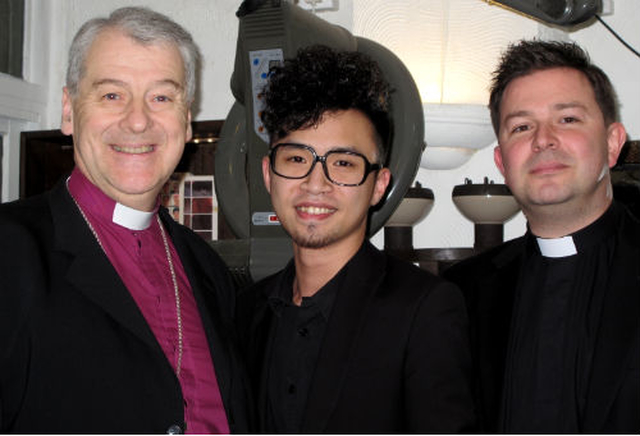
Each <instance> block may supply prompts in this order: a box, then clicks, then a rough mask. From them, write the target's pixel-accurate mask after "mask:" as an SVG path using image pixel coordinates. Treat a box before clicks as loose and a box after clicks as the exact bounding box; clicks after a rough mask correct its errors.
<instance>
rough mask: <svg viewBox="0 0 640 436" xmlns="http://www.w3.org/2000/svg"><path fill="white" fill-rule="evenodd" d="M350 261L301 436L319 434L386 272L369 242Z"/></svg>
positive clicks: (325, 339)
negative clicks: (351, 263)
mask: <svg viewBox="0 0 640 436" xmlns="http://www.w3.org/2000/svg"><path fill="white" fill-rule="evenodd" d="M363 250H365V252H364V253H361V254H362V256H358V257H357V258H354V259H353V260H354V261H355V263H354V264H353V265H351V268H350V271H349V274H348V275H347V276H346V277H345V282H344V284H343V286H342V287H341V289H340V291H339V293H338V295H337V296H336V301H335V303H334V305H333V309H332V311H331V316H330V318H329V323H328V325H327V330H326V332H325V337H324V340H323V343H322V348H321V350H320V355H319V356H318V362H317V365H316V370H315V373H314V375H313V380H312V382H311V387H310V390H309V397H308V398H309V399H308V402H307V406H306V411H305V415H304V419H303V423H302V432H303V433H322V432H324V431H325V428H326V425H327V423H328V421H329V418H330V417H331V413H332V412H333V410H334V409H335V407H336V405H337V403H338V400H339V397H340V392H341V390H342V387H343V385H344V383H345V378H346V376H347V369H348V367H349V360H350V357H351V354H352V350H353V346H354V342H355V341H356V340H357V336H358V333H359V331H360V327H361V325H362V322H363V320H364V319H365V316H366V313H367V309H368V306H369V305H370V303H371V299H372V297H373V295H374V294H375V292H376V291H377V289H378V287H379V286H380V283H381V282H382V280H383V278H384V275H385V273H386V259H385V257H384V255H383V254H382V253H379V252H378V251H377V250H376V249H375V248H374V247H373V246H372V245H371V244H370V243H369V242H365V247H364V248H363Z"/></svg>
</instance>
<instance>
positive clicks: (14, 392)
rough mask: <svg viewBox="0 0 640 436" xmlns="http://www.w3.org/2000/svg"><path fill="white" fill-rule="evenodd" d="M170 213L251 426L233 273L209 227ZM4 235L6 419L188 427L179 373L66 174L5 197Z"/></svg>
mask: <svg viewBox="0 0 640 436" xmlns="http://www.w3.org/2000/svg"><path fill="white" fill-rule="evenodd" d="M160 217H161V219H162V222H163V223H164V225H165V228H166V229H167V233H168V234H169V235H170V237H171V239H172V241H173V243H174V244H175V247H176V250H177V252H178V253H179V256H180V259H181V261H182V264H183V265H184V268H185V271H186V274H187V276H188V278H189V281H190V283H191V286H192V288H193V292H194V295H195V299H196V302H197V305H198V309H199V311H200V316H201V317H202V322H203V325H204V329H205V333H206V336H207V339H208V342H209V346H210V349H211V356H212V358H213V362H214V365H215V370H216V375H217V379H218V383H219V385H220V391H221V394H222V399H223V402H224V405H225V410H226V412H227V416H228V420H229V424H230V427H231V430H232V431H236V432H245V431H247V412H246V410H245V408H246V407H247V406H248V401H247V399H246V395H245V389H246V388H247V383H245V380H246V378H245V376H244V375H243V373H242V365H241V363H240V362H239V361H238V352H237V344H236V343H235V342H236V339H237V338H236V337H235V329H234V327H235V326H234V321H233V312H234V310H235V307H234V304H235V298H234V287H233V284H232V283H231V280H230V278H229V276H228V273H227V271H226V268H225V266H224V264H223V262H222V261H221V260H220V259H219V257H218V256H217V255H216V254H215V253H214V252H213V250H212V249H210V248H209V247H208V245H207V244H206V243H205V242H204V241H203V240H202V239H201V238H199V237H198V236H197V235H195V234H194V233H193V232H191V231H190V230H189V229H187V228H186V227H183V226H181V225H179V224H177V223H175V222H174V221H173V219H171V217H170V216H169V215H168V213H167V212H166V211H165V210H164V209H161V210H160ZM0 241H1V242H0V243H1V244H2V249H1V250H0V312H1V314H2V315H1V316H0V430H1V431H2V432H17V433H165V432H167V430H168V429H169V428H170V427H172V426H175V425H178V426H180V427H181V428H182V429H184V411H183V398H182V392H181V388H180V384H179V382H178V379H177V378H176V376H175V374H174V372H173V370H172V368H171V365H170V364H169V362H168V360H167V359H166V357H165V356H164V354H163V351H162V349H161V347H160V345H159V344H158V342H157V341H156V339H155V337H154V335H153V333H152V331H151V329H150V327H149V326H148V324H147V323H146V321H145V319H144V317H143V315H142V313H141V312H140V310H139V309H138V307H137V305H136V303H135V301H134V300H133V298H132V297H131V295H130V293H129V291H128V290H127V289H126V287H125V286H124V284H123V283H122V281H121V280H120V278H119V276H118V274H117V273H116V271H115V269H114V268H113V266H112V265H111V263H110V262H109V260H108V258H107V257H106V255H105V253H104V252H103V251H102V249H101V248H100V246H99V245H98V243H97V242H96V239H95V237H94V236H93V235H92V233H91V231H90V230H89V228H88V226H87V225H86V223H85V222H84V220H83V218H82V217H81V215H80V213H79V211H78V209H77V207H76V206H75V204H74V203H73V200H72V199H71V197H70V195H69V193H68V191H67V189H66V186H65V184H64V183H63V182H61V183H59V184H58V185H57V186H56V187H55V188H54V189H53V190H52V191H51V192H50V193H47V194H43V195H40V196H37V197H32V198H30V199H27V200H23V201H18V202H14V203H8V204H3V205H1V206H0ZM174 429H175V427H174Z"/></svg>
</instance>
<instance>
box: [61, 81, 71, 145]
mask: <svg viewBox="0 0 640 436" xmlns="http://www.w3.org/2000/svg"><path fill="white" fill-rule="evenodd" d="M60 130H61V131H62V133H64V134H65V135H72V134H73V104H72V102H71V96H70V95H69V89H68V88H67V87H66V86H65V87H64V88H62V120H61V121H60Z"/></svg>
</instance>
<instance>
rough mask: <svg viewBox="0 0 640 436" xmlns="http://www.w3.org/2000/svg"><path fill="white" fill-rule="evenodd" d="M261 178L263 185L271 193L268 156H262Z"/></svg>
mask: <svg viewBox="0 0 640 436" xmlns="http://www.w3.org/2000/svg"><path fill="white" fill-rule="evenodd" d="M262 178H263V179H264V187H265V188H267V192H268V193H269V194H271V174H270V173H269V156H265V157H263V158H262Z"/></svg>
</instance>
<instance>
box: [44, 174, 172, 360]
mask: <svg viewBox="0 0 640 436" xmlns="http://www.w3.org/2000/svg"><path fill="white" fill-rule="evenodd" d="M50 208H51V214H52V217H53V225H54V232H55V235H54V238H55V249H56V250H59V251H62V252H66V253H67V254H68V255H69V256H70V262H69V268H68V270H67V273H66V276H65V278H66V279H67V280H68V281H69V283H70V284H71V285H73V286H74V287H75V288H76V289H77V290H78V291H80V292H82V293H83V294H84V295H85V296H86V297H87V298H88V299H89V300H91V301H93V302H94V303H95V304H96V305H98V306H99V307H101V308H102V309H103V310H104V311H106V312H107V313H108V314H109V315H110V316H111V317H112V318H113V319H114V320H115V321H116V322H118V323H119V324H121V325H122V326H123V327H125V328H126V329H128V330H130V331H131V332H132V333H133V334H135V335H136V336H137V337H139V338H140V339H141V340H142V341H143V342H145V343H146V344H147V345H149V346H150V347H151V348H153V349H155V350H156V351H157V352H159V353H161V354H162V349H161V348H160V345H159V344H158V342H157V341H156V339H155V337H154V335H153V333H152V332H151V330H150V329H149V327H148V325H147V322H146V321H145V319H144V317H143V315H142V313H141V312H140V310H139V309H138V306H137V305H136V302H135V301H134V299H133V297H132V296H131V294H130V293H129V291H128V290H127V288H126V287H125V286H124V283H122V280H120V277H119V276H118V273H117V272H116V270H115V269H114V268H113V266H112V265H111V263H110V262H109V259H108V258H107V256H106V254H105V253H104V252H103V251H102V249H101V248H100V246H99V245H98V243H97V241H96V239H95V237H94V235H93V234H92V233H91V230H90V229H89V227H88V226H87V224H86V222H85V221H84V219H83V218H82V216H81V215H80V212H79V211H78V208H77V207H76V205H75V203H74V202H73V200H72V199H71V196H70V195H69V193H68V192H67V188H66V185H65V184H64V183H59V184H58V185H57V186H56V187H55V188H54V189H53V190H52V192H51V197H50Z"/></svg>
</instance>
